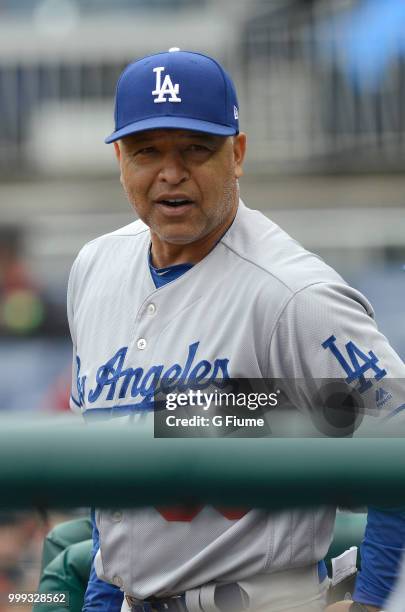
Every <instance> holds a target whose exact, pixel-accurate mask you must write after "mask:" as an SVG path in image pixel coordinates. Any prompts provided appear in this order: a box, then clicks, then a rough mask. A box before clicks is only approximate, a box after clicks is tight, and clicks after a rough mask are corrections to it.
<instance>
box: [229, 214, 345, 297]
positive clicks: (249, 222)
mask: <svg viewBox="0 0 405 612" xmlns="http://www.w3.org/2000/svg"><path fill="white" fill-rule="evenodd" d="M222 244H223V245H224V246H225V247H226V248H228V249H229V250H230V251H232V252H233V254H234V255H235V257H238V258H240V259H241V260H243V261H244V262H245V265H246V267H250V268H251V271H253V269H256V271H260V272H261V275H262V276H263V277H264V278H267V280H270V279H272V280H273V281H274V282H276V283H277V284H278V285H280V286H283V287H284V288H285V289H286V292H287V293H289V294H291V295H292V294H295V293H297V292H300V291H302V290H303V289H305V288H306V287H310V286H312V285H314V284H318V283H344V284H345V282H344V280H343V279H342V277H341V276H340V275H339V274H338V273H337V272H336V271H335V270H333V268H331V267H330V266H328V265H327V264H326V263H325V262H324V261H323V260H322V259H321V258H320V257H319V256H317V255H315V254H314V253H311V252H309V251H307V250H306V249H305V248H304V247H303V246H302V245H300V244H299V243H298V242H297V241H296V240H294V239H293V238H292V237H291V236H290V235H289V234H288V233H287V232H285V231H284V230H282V229H281V228H280V227H279V226H278V225H277V224H276V223H274V222H273V221H271V220H270V219H268V218H267V217H266V216H265V215H263V214H262V213H261V212H259V211H257V210H252V209H250V208H247V207H246V206H245V205H244V204H243V202H241V203H240V206H239V209H238V213H237V216H236V218H235V221H234V223H233V225H232V226H231V228H230V229H229V230H228V232H227V233H226V234H225V236H224V237H223V239H222Z"/></svg>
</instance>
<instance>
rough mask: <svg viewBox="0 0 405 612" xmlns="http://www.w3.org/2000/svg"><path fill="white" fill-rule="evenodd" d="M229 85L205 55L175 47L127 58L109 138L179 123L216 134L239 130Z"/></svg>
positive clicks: (181, 126) (223, 73) (177, 126)
mask: <svg viewBox="0 0 405 612" xmlns="http://www.w3.org/2000/svg"><path fill="white" fill-rule="evenodd" d="M238 116H239V107H238V100H237V97H236V91H235V86H234V84H233V82H232V79H231V77H230V76H229V75H228V74H227V72H226V71H225V70H224V69H223V68H222V66H221V65H220V64H219V63H218V62H217V61H216V60H214V59H213V58H212V57H209V56H208V55H203V54H201V53H195V52H192V51H180V49H178V48H177V47H175V48H173V49H170V50H169V51H168V52H165V53H157V54H156V55H149V56H147V57H144V58H142V59H140V60H138V61H136V62H134V63H132V64H129V65H128V66H127V67H126V68H125V70H124V71H123V73H122V74H121V76H120V78H119V80H118V83H117V90H116V97H115V130H114V132H113V133H112V134H110V136H108V137H107V138H106V139H105V142H106V143H110V142H114V141H115V140H119V139H120V138H123V137H124V136H128V135H129V134H135V133H136V132H141V131H143V130H154V129H184V130H194V131H197V132H206V133H208V134H216V135H218V136H232V135H233V134H238V133H239V121H238Z"/></svg>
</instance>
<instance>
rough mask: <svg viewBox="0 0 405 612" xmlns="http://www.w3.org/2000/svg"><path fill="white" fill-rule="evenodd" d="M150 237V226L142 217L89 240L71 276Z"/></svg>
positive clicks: (139, 244)
mask: <svg viewBox="0 0 405 612" xmlns="http://www.w3.org/2000/svg"><path fill="white" fill-rule="evenodd" d="M148 239H149V228H148V226H147V225H145V223H143V221H141V220H140V219H138V220H136V221H133V222H132V223H129V224H128V225H125V226H123V227H120V228H119V229H117V230H114V231H112V232H109V233H107V234H103V235H102V236H99V237H97V238H94V239H93V240H90V242H87V243H86V244H85V245H84V246H83V247H82V248H81V250H80V251H79V253H78V255H77V257H76V259H75V261H74V263H73V266H72V271H71V276H72V275H75V274H77V273H78V272H79V270H83V269H86V268H87V267H88V266H91V264H92V263H93V262H95V261H100V258H103V257H107V258H108V259H110V260H111V259H112V258H113V257H114V255H122V253H123V252H125V251H128V249H130V248H134V249H136V248H137V247H141V246H142V245H143V244H144V241H145V240H148Z"/></svg>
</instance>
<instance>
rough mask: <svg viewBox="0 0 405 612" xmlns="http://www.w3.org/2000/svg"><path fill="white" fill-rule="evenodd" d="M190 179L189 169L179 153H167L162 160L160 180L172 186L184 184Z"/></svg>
mask: <svg viewBox="0 0 405 612" xmlns="http://www.w3.org/2000/svg"><path fill="white" fill-rule="evenodd" d="M189 177H190V174H189V171H188V168H187V166H186V164H185V162H184V159H183V157H182V155H181V153H180V152H179V151H171V152H170V153H167V154H166V155H165V156H164V157H163V160H162V166H161V169H160V172H159V178H160V180H162V181H165V182H166V183H170V184H171V185H178V184H179V183H183V182H184V181H186V180H187V179H188V178H189Z"/></svg>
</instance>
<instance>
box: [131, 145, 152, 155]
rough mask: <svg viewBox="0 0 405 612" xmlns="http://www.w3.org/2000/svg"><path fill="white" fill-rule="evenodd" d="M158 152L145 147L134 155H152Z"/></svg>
mask: <svg viewBox="0 0 405 612" xmlns="http://www.w3.org/2000/svg"><path fill="white" fill-rule="evenodd" d="M155 152H156V149H155V148H154V147H144V148H143V149H138V150H137V151H135V153H134V155H135V156H136V155H152V154H153V153H155Z"/></svg>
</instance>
